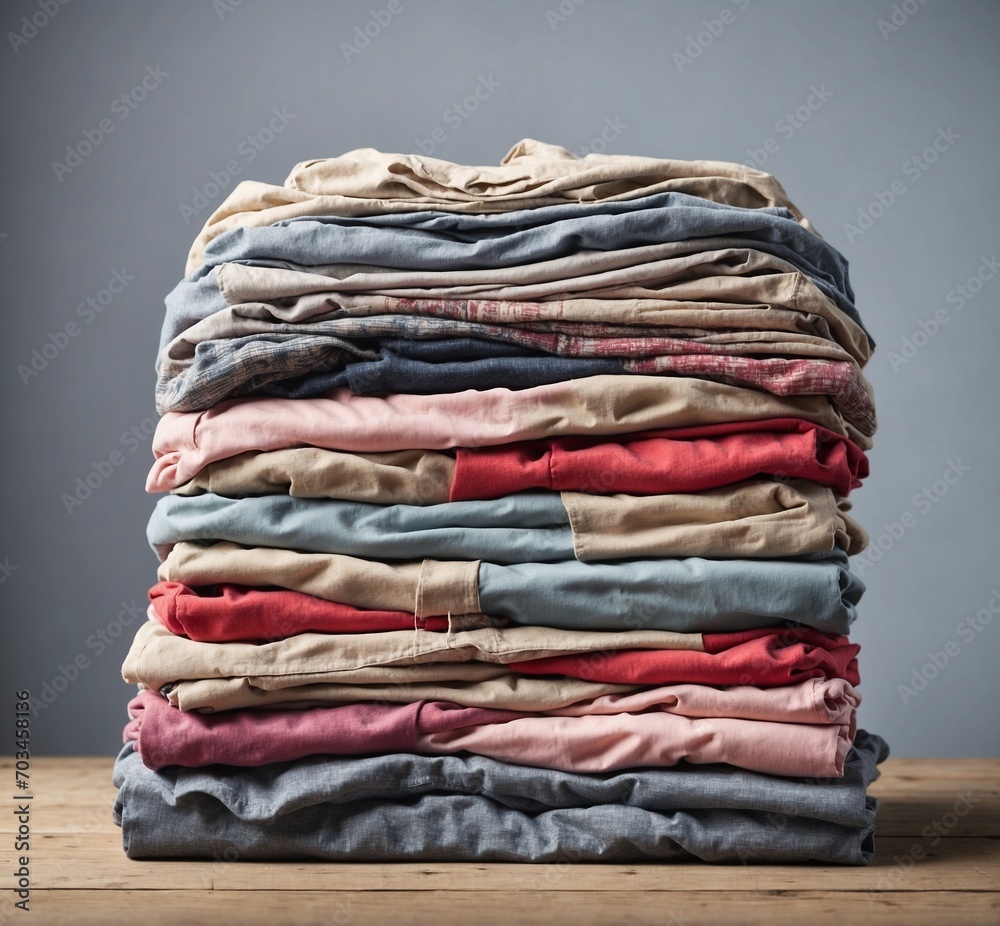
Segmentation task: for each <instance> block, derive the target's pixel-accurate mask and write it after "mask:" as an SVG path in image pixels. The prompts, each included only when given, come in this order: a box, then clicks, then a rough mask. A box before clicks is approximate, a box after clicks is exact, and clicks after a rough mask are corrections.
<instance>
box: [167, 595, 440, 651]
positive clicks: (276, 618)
mask: <svg viewBox="0 0 1000 926" xmlns="http://www.w3.org/2000/svg"><path fill="white" fill-rule="evenodd" d="M149 600H150V601H151V602H152V604H153V608H154V610H155V612H156V616H157V618H158V619H159V621H160V623H161V624H163V626H164V627H166V628H167V630H169V631H170V632H171V633H174V634H177V635H178V636H184V637H189V638H190V639H192V640H197V641H198V642H200V643H224V642H229V641H240V642H245V643H261V642H265V641H268V640H281V639H284V638H285V637H293V636H295V635H296V634H299V633H368V632H370V631H379V630H412V629H413V628H414V627H415V626H417V627H420V628H421V629H423V630H437V631H444V630H447V629H448V618H447V617H425V618H419V619H418V618H415V617H414V616H413V615H412V614H409V613H407V612H406V611H363V610H360V609H358V608H354V607H351V606H350V605H346V604H338V603H337V602H335V601H324V600H323V599H321V598H314V597H313V596H312V595H307V594H305V593H304V592H294V591H290V590H288V589H285V588H273V589H270V588H264V589H262V588H248V587H246V586H241V585H215V586H211V587H205V588H198V589H194V588H189V587H188V586H187V585H183V584H181V583H180V582H158V583H157V584H156V585H154V586H153V587H152V588H151V589H150V590H149Z"/></svg>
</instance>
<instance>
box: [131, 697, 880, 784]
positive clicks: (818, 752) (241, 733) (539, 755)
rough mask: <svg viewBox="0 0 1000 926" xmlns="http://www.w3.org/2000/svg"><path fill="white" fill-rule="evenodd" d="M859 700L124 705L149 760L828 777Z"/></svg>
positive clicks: (838, 771) (850, 734)
mask: <svg viewBox="0 0 1000 926" xmlns="http://www.w3.org/2000/svg"><path fill="white" fill-rule="evenodd" d="M859 702H860V697H859V695H858V694H857V692H856V691H855V690H854V688H853V687H852V686H851V685H849V684H848V683H847V682H844V681H843V680H840V679H833V680H818V679H811V680H809V681H807V682H803V683H801V684H799V685H794V686H788V687H786V688H780V689H770V690H764V689H758V688H752V687H748V686H741V687H738V688H731V689H718V688H712V687H709V686H703V685H674V686H666V687H661V688H656V689H648V690H646V691H640V692H635V693H631V694H624V695H606V696H603V697H600V698H596V699H594V700H592V701H587V702H581V703H578V704H574V705H571V706H569V707H565V708H561V709H559V710H554V711H548V712H545V713H542V714H525V713H518V712H515V711H507V710H493V709H487V708H468V707H461V706H459V705H456V704H452V703H450V702H444V701H418V702H414V703H412V704H404V705H390V704H383V703H353V704H345V705H342V706H337V707H316V708H311V709H307V710H259V711H254V710H242V711H227V712H222V713H218V714H209V715H206V714H199V713H194V712H182V711H179V710H177V709H176V708H174V707H172V706H171V705H170V703H169V702H168V701H167V700H166V699H165V698H163V697H161V696H160V695H158V694H156V693H155V692H152V691H149V690H144V691H141V692H140V693H139V694H138V695H137V696H136V697H135V698H134V699H133V700H132V701H131V703H130V704H129V716H130V717H131V720H130V722H129V723H128V725H127V726H126V727H125V731H124V739H125V740H126V741H129V740H132V741H134V742H135V743H136V748H137V750H138V752H139V753H140V755H141V757H142V760H143V762H144V763H145V764H146V765H147V766H148V767H150V768H153V769H159V768H164V767H166V766H169V765H182V766H188V767H198V766H205V765H211V764H213V763H222V764H227V765H237V766H257V765H263V764H267V763H269V762H283V761H290V760H294V759H299V758H303V757H305V756H309V755H319V754H333V755H359V754H371V753H391V752H417V753H426V754H433V755H438V754H450V753H457V752H473V753H476V754H478V755H484V756H490V757H492V758H495V759H499V760H501V761H505V762H513V763H517V764H519V765H530V766H540V767H544V768H554V769H561V770H564V771H574V772H602V771H610V770H613V769H621V768H630V767H637V766H659V767H663V766H670V765H674V764H676V763H677V762H679V761H681V760H686V761H688V762H692V763H697V764H705V763H714V762H724V763H728V764H731V765H738V766H740V767H742V768H747V769H751V770H753V771H759V772H764V773H767V774H775V775H809V776H820V777H836V776H840V775H842V774H843V767H844V759H845V757H846V755H847V751H848V749H849V748H850V745H851V743H852V742H853V739H854V734H855V730H856V710H857V705H858V703H859Z"/></svg>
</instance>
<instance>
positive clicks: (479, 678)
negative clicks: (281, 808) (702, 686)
mask: <svg viewBox="0 0 1000 926" xmlns="http://www.w3.org/2000/svg"><path fill="white" fill-rule="evenodd" d="M338 679H339V682H337V683H330V682H327V683H320V684H315V685H300V686H298V687H295V688H268V689H264V688H255V687H254V686H253V685H251V684H250V680H249V679H247V678H205V679H189V680H181V681H179V682H177V683H176V684H174V685H171V686H169V687H168V690H166V691H165V692H164V693H165V694H166V696H167V699H168V700H169V701H170V703H171V704H173V705H174V707H177V708H180V710H182V711H201V712H202V713H212V712H214V711H229V710H239V709H242V708H267V707H271V708H296V709H298V708H307V707H320V706H328V705H330V704H331V703H339V702H344V703H347V702H352V701H389V702H391V703H397V704H410V703H412V702H414V701H420V700H423V699H427V700H428V701H452V702H454V703H455V704H461V705H463V706H464V707H493V708H503V709H505V710H511V711H551V710H557V709H558V708H561V707H567V706H569V705H570V704H576V703H578V702H580V701H589V700H591V699H592V698H599V697H601V696H602V695H611V694H625V693H627V692H631V691H636V690H638V689H639V688H640V687H642V686H638V685H615V684H611V683H609V682H588V681H584V680H583V679H576V678H563V677H554V678H532V677H531V676H523V675H516V674H515V673H513V672H511V671H510V670H508V669H506V668H504V667H503V666H495V665H486V664H485V663H481V662H465V663H461V662H460V663H445V664H435V663H428V664H425V665H417V666H406V667H404V668H393V667H392V666H389V667H375V668H368V669H358V670H356V671H354V672H344V673H341V674H340V675H339V676H338ZM139 687H144V686H142V685H140V686H139Z"/></svg>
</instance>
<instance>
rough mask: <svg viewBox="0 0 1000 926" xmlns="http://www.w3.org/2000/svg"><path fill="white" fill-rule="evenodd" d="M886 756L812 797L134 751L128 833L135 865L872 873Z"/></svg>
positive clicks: (617, 776)
mask: <svg viewBox="0 0 1000 926" xmlns="http://www.w3.org/2000/svg"><path fill="white" fill-rule="evenodd" d="M887 753H888V750H887V748H886V746H885V743H884V742H883V741H882V740H881V739H879V738H878V737H875V736H871V735H868V734H865V733H862V732H859V734H858V738H857V740H856V743H855V747H854V749H852V751H851V752H850V754H849V755H848V757H847V760H846V762H845V774H844V777H843V778H841V779H835V780H833V781H826V780H823V781H815V780H805V781H798V780H795V779H782V778H775V777H773V776H767V775H760V774H757V773H754V772H747V771H743V770H739V769H734V768H726V767H724V766H714V767H708V768H690V769H689V768H687V767H683V768H678V769H662V770H661V769H656V770H629V771H625V772H619V773H609V774H607V775H578V774H572V773H567V772H558V771H540V770H538V769H527V768H521V767H519V766H515V765H510V764H509V763H503V762H496V761H494V760H490V759H487V758H484V757H479V756H472V757H468V758H461V757H457V756H443V757H425V756H407V755H399V754H397V755H392V756H383V757H373V758H367V759H354V758H350V759H338V758H334V757H328V758H315V759H305V760H302V761H300V762H296V763H287V764H281V763H279V764H277V765H271V766H263V767H261V768H258V769H249V770H222V769H214V770H213V771H212V772H203V771H201V770H198V769H180V768H173V769H168V770H165V771H161V772H155V771H152V770H151V769H147V768H145V766H143V764H142V761H141V759H140V757H139V756H138V755H137V754H136V753H135V751H134V749H133V747H132V744H126V745H125V746H124V747H123V748H122V751H121V753H120V754H119V757H118V760H117V761H116V764H115V772H114V781H115V784H116V785H117V786H118V788H119V791H118V797H117V800H116V804H115V819H116V822H118V823H119V824H120V825H121V827H122V834H123V845H124V848H125V852H126V854H128V855H129V856H130V857H132V858H166V857H171V856H187V857H190V856H192V855H195V856H199V857H212V856H213V853H218V852H220V851H222V850H223V849H226V848H229V849H232V848H233V847H235V848H236V849H237V851H238V852H239V853H240V856H241V858H267V859H276V858H310V857H312V858H325V859H330V860H336V859H340V860H348V861H350V860H353V861H358V860H361V859H369V860H389V859H396V860H401V859H411V860H430V859H438V860H453V861H454V860H469V861H472V860H478V861H534V862H544V861H550V862H557V861H560V860H565V859H567V858H568V859H572V860H575V861H638V860H640V859H654V858H659V859H666V858H683V857H691V856H694V857H697V858H701V859H702V860H704V861H723V860H730V861H735V860H740V861H743V862H748V861H753V862H760V861H809V860H812V861H821V862H827V863H834V864H851V865H860V864H865V863H866V862H867V861H868V860H869V859H870V858H871V855H872V851H873V833H874V820H875V812H876V810H877V806H878V804H877V802H876V801H875V800H874V799H872V798H867V797H866V795H865V789H866V787H867V785H868V784H869V783H870V782H871V781H873V780H874V779H875V778H876V777H877V775H878V769H877V763H878V762H879V761H882V760H883V759H884V758H885V756H886V755H887ZM236 795H242V796H243V798H242V799H240V800H234V797H235V796H236ZM401 798H405V800H400V799H401ZM774 814H781V819H782V822H783V824H784V825H783V826H782V827H780V828H778V827H775V826H774V825H773V823H772V822H771V820H773V815H774Z"/></svg>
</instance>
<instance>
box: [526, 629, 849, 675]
mask: <svg viewBox="0 0 1000 926" xmlns="http://www.w3.org/2000/svg"><path fill="white" fill-rule="evenodd" d="M703 639H704V643H705V649H706V650H707V652H703V653H701V652H693V651H691V650H611V651H607V652H601V653H584V654H582V655H573V656H549V657H546V658H544V659H532V660H529V661H526V662H512V663H511V664H510V666H509V668H510V669H511V670H512V671H514V672H517V673H520V674H521V675H565V676H569V677H571V678H581V679H585V680H587V681H591V682H614V683H622V684H631V685H671V684H675V683H681V682H691V683H696V684H701V685H757V686H758V687H761V688H770V687H776V686H778V685H791V684H794V683H795V682H801V681H804V680H805V679H807V678H842V679H845V680H846V681H848V682H850V683H851V684H852V685H857V684H858V683H859V682H860V681H861V679H860V677H859V675H858V652H859V651H860V649H861V647H860V646H859V645H858V644H857V643H850V642H848V639H847V637H843V636H829V635H827V634H823V633H820V632H819V631H818V630H810V629H802V628H798V627H788V628H781V629H780V630H775V629H774V628H766V627H765V628H761V629H760V630H748V631H744V632H742V633H718V634H710V633H706V634H704V635H703Z"/></svg>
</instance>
